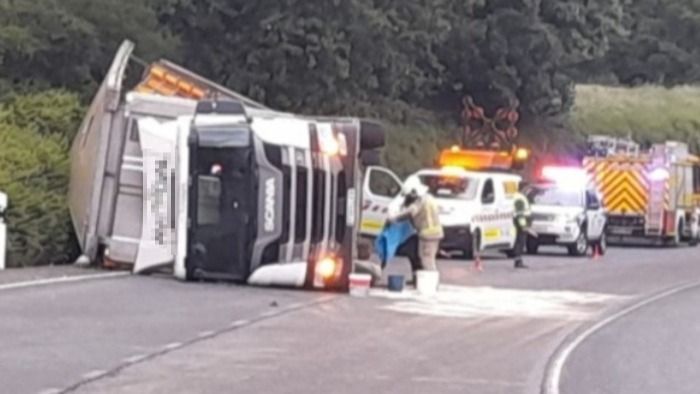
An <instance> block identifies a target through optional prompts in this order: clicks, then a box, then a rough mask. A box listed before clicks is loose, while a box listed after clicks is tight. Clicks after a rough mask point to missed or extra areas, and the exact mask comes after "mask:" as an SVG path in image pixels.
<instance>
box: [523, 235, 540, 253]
mask: <svg viewBox="0 0 700 394" xmlns="http://www.w3.org/2000/svg"><path fill="white" fill-rule="evenodd" d="M525 249H526V250H527V254H537V251H539V249H540V244H539V242H537V239H536V238H535V237H527V243H526V244H525Z"/></svg>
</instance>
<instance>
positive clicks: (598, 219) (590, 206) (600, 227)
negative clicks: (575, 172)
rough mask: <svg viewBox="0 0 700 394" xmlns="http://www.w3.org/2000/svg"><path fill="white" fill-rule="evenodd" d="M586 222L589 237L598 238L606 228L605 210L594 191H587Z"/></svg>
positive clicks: (592, 239) (591, 238)
mask: <svg viewBox="0 0 700 394" xmlns="http://www.w3.org/2000/svg"><path fill="white" fill-rule="evenodd" d="M585 198H586V201H585V203H586V222H587V223H588V227H587V231H588V234H587V236H588V239H589V240H591V241H595V240H598V239H599V238H600V236H601V234H603V231H604V229H605V211H604V209H603V206H602V204H601V202H600V199H599V198H598V196H597V195H596V193H595V192H593V191H590V190H589V191H586V196H585Z"/></svg>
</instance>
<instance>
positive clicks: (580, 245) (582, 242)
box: [568, 226, 589, 257]
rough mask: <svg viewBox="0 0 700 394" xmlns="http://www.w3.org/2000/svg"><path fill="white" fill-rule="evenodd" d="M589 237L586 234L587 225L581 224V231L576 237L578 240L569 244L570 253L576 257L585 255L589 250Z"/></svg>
mask: <svg viewBox="0 0 700 394" xmlns="http://www.w3.org/2000/svg"><path fill="white" fill-rule="evenodd" d="M588 246H589V245H588V237H587V236H586V226H581V232H580V234H579V236H578V238H576V242H574V243H573V244H571V245H569V246H568V249H569V255H570V256H575V257H582V256H585V255H586V253H587V252H588Z"/></svg>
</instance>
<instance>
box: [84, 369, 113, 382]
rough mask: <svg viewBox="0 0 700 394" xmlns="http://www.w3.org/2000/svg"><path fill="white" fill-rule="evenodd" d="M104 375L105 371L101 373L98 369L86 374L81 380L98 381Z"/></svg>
mask: <svg viewBox="0 0 700 394" xmlns="http://www.w3.org/2000/svg"><path fill="white" fill-rule="evenodd" d="M106 374H107V371H102V370H99V369H98V370H95V371H90V372H88V373H86V374H85V375H83V379H84V380H94V379H98V378H100V377H102V376H104V375H106Z"/></svg>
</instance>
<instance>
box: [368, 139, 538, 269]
mask: <svg viewBox="0 0 700 394" xmlns="http://www.w3.org/2000/svg"><path fill="white" fill-rule="evenodd" d="M527 156H528V152H527V151H525V150H523V149H519V150H515V151H513V152H494V151H485V150H462V149H460V148H458V147H453V148H451V149H448V150H446V151H443V152H442V154H441V156H440V159H439V167H438V168H429V169H422V170H420V171H418V172H416V173H414V174H412V175H410V176H409V177H408V178H407V179H406V182H408V181H409V180H411V181H413V179H415V178H417V179H418V180H419V181H420V182H421V183H422V184H424V185H426V186H427V187H428V190H429V193H430V194H431V195H432V196H433V197H434V198H435V200H436V203H437V205H438V209H439V212H440V222H441V224H442V225H443V228H444V231H445V238H444V239H443V240H442V243H441V249H442V250H444V251H449V252H451V251H455V252H461V253H462V254H463V255H464V256H465V257H467V258H471V257H472V256H473V254H474V252H475V251H484V250H498V251H504V252H506V253H508V254H510V251H512V249H513V247H514V245H515V228H514V227H513V215H514V209H515V208H514V195H515V193H516V192H517V191H518V189H519V185H520V182H521V177H520V176H519V175H515V174H513V173H512V172H511V170H512V169H514V168H517V166H518V163H521V162H522V161H524V160H525V159H526V158H527ZM401 190H402V187H401V181H400V180H399V178H398V177H397V176H396V175H394V174H393V173H392V172H391V171H389V170H388V169H386V168H381V167H370V168H369V169H368V171H367V175H366V178H365V184H364V190H363V196H364V201H363V206H362V222H361V227H360V232H361V234H362V235H363V236H365V237H375V236H377V235H378V234H379V233H380V232H381V231H382V229H383V228H384V224H385V222H386V219H387V217H388V215H389V214H390V213H394V212H396V211H398V210H399V209H400V206H401V204H402V203H403V198H404V196H403V195H402V194H401Z"/></svg>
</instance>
